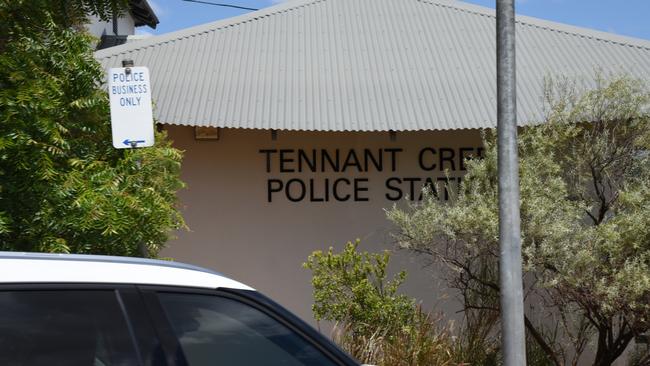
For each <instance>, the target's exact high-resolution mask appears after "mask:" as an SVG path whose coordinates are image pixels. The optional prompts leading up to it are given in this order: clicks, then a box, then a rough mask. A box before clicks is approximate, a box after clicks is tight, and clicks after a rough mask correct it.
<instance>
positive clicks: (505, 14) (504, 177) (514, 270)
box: [496, 0, 526, 366]
mask: <svg viewBox="0 0 650 366" xmlns="http://www.w3.org/2000/svg"><path fill="white" fill-rule="evenodd" d="M496 14H497V103H498V105H497V115H498V116H497V134H498V141H497V146H498V160H499V163H498V164H499V242H500V243H499V244H500V248H501V249H500V264H499V283H500V286H501V291H500V294H501V329H502V344H503V359H504V365H505V366H524V365H525V364H526V342H525V340H526V335H525V328H524V299H523V298H524V296H523V281H522V265H521V233H520V230H521V228H520V224H521V223H520V221H521V218H520V213H519V162H518V152H517V104H516V96H517V93H516V90H517V89H516V73H515V70H516V68H515V4H514V0H497V4H496Z"/></svg>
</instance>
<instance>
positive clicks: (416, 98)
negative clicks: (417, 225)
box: [96, 0, 650, 131]
mask: <svg viewBox="0 0 650 366" xmlns="http://www.w3.org/2000/svg"><path fill="white" fill-rule="evenodd" d="M495 38H496V34H495V17H494V10H492V9H488V8H484V7H480V6H475V5H469V4H466V3H462V2H460V1H453V0H294V1H288V2H286V3H282V4H280V5H277V6H273V7H269V8H266V9H263V10H260V11H256V12H252V13H248V14H245V15H242V16H239V17H235V18H230V19H226V20H222V21H217V22H214V23H209V24H205V25H201V26H198V27H193V28H188V29H185V30H182V31H179V32H174V33H169V34H166V35H162V36H157V37H151V38H148V39H146V40H143V41H140V42H135V43H130V44H126V45H122V46H117V47H113V48H109V49H106V50H102V51H98V52H97V53H96V57H97V59H99V60H100V61H101V63H102V64H103V66H104V67H106V68H108V67H115V66H119V65H120V62H121V60H122V59H125V58H129V59H133V60H134V61H135V64H136V65H145V66H148V67H149V68H150V70H151V75H152V76H151V77H152V89H153V97H154V102H155V105H156V107H155V117H156V118H157V119H158V121H160V122H162V123H168V124H180V125H191V126H215V127H232V128H262V129H278V130H318V131H386V130H394V131H408V130H447V129H460V128H486V127H494V126H496V56H495V55H496V50H495V49H496V42H495ZM517 47H518V49H517V68H518V71H517V75H518V83H517V84H518V86H517V87H518V119H519V121H520V124H522V125H523V124H528V123H534V122H539V121H540V120H541V119H542V118H543V103H542V94H543V84H544V83H543V80H544V77H545V76H549V75H564V76H566V77H569V78H575V79H584V80H593V78H594V75H595V73H596V71H597V70H600V71H601V72H603V73H605V74H610V73H628V74H631V75H632V76H634V77H639V78H644V79H648V80H650V42H648V41H644V40H638V39H633V38H627V37H620V36H616V35H612V34H608V33H603V32H597V31H592V30H586V29H581V28H576V27H572V26H567V25H562V24H558V23H553V22H548V21H543V20H539V19H535V18H530V17H524V16H518V17H517Z"/></svg>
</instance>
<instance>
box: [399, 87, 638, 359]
mask: <svg viewBox="0 0 650 366" xmlns="http://www.w3.org/2000/svg"><path fill="white" fill-rule="evenodd" d="M576 89H577V88H575V87H572V86H571V83H568V82H551V83H549V86H548V88H547V97H548V98H547V99H548V101H549V103H548V106H549V113H548V117H547V120H546V123H544V124H541V125H539V126H535V127H528V128H525V129H522V130H521V133H520V139H519V153H520V179H521V219H522V248H523V261H524V271H525V281H524V282H525V294H526V297H527V303H528V304H530V305H531V309H529V311H527V313H526V319H525V324H526V328H527V331H528V336H529V337H530V338H531V339H533V340H534V341H535V343H534V344H535V348H536V349H538V350H541V351H543V353H544V354H545V355H546V359H547V363H549V364H555V365H564V364H572V365H576V364H577V362H578V358H579V357H580V355H581V354H582V353H583V352H584V351H585V349H586V348H587V347H588V346H589V344H593V345H595V351H596V352H595V358H594V359H593V364H594V365H598V366H601V365H611V364H612V363H613V362H614V360H616V359H617V358H618V357H619V356H620V355H621V354H622V353H623V351H624V350H625V348H626V347H627V346H628V344H629V343H630V341H631V340H632V339H633V338H634V337H635V336H637V335H640V334H642V333H644V332H648V330H650V155H649V152H650V117H649V115H648V113H647V107H648V105H650V104H649V103H650V95H649V94H648V91H647V89H646V87H645V85H644V84H643V83H641V82H639V81H635V80H630V79H628V78H625V77H620V78H614V79H611V80H602V79H601V78H598V80H597V87H596V88H594V89H592V90H589V91H583V92H576V91H575V90H576ZM484 143H485V146H486V154H485V157H484V158H483V159H481V160H473V161H469V162H468V171H467V175H466V177H465V179H464V181H463V183H462V185H461V187H460V189H459V191H458V193H457V196H456V197H455V199H454V200H453V201H452V202H450V203H443V202H441V201H439V200H437V199H436V198H435V197H434V196H435V195H434V194H431V193H429V194H428V195H427V196H426V199H425V200H424V201H423V202H422V203H421V204H416V205H413V206H410V207H408V208H406V209H401V208H398V207H394V208H393V209H391V210H389V212H388V217H389V219H390V220H392V221H393V222H394V223H395V224H396V225H397V228H398V230H397V238H398V240H399V243H400V245H401V246H402V247H403V248H407V249H410V250H413V251H415V252H417V253H421V254H424V255H427V256H428V257H429V258H431V259H432V260H433V261H437V262H441V263H444V264H446V265H447V268H448V269H449V271H447V272H446V276H447V279H448V281H449V283H450V285H451V286H453V287H455V288H457V289H459V290H460V294H461V295H462V296H463V299H464V302H465V303H464V305H465V308H466V310H468V311H480V312H484V313H490V312H497V311H498V301H496V300H497V299H498V296H499V282H498V270H497V268H498V267H497V266H498V254H499V246H498V237H499V235H498V197H497V159H496V156H497V149H496V146H495V138H494V133H493V132H491V131H490V132H488V133H487V134H486V136H485V139H484ZM549 319H556V321H555V322H552V323H553V326H550V327H549V323H550V322H549ZM495 331H498V330H497V329H495ZM644 362H650V355H646V356H645V361H644Z"/></svg>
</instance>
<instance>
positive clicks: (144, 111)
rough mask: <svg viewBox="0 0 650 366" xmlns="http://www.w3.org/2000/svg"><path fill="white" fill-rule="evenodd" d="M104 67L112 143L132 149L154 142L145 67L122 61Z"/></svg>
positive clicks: (147, 78)
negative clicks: (109, 106) (107, 67)
mask: <svg viewBox="0 0 650 366" xmlns="http://www.w3.org/2000/svg"><path fill="white" fill-rule="evenodd" d="M122 64H123V66H124V67H115V68H112V69H110V70H108V95H109V99H110V103H111V129H112V132H113V147H115V148H116V149H133V148H136V147H148V146H153V144H154V132H153V113H152V108H151V86H150V84H149V69H147V68H146V67H143V66H133V61H130V60H125V61H123V63H122Z"/></svg>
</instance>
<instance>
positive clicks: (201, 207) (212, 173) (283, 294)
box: [162, 126, 481, 322]
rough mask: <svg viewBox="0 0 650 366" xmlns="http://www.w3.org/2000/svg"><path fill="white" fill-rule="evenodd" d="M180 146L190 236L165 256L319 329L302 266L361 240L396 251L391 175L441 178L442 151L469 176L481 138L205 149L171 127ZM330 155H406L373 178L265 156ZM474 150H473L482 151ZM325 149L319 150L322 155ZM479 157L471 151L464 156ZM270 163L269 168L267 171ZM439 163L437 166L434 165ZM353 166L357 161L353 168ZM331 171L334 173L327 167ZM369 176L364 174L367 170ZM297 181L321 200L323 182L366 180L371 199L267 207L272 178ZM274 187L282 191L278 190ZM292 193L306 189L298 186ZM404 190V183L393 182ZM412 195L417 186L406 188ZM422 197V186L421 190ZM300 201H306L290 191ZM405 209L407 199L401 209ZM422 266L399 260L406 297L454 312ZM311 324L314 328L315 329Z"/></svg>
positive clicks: (329, 136) (256, 141)
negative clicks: (210, 272)
mask: <svg viewBox="0 0 650 366" xmlns="http://www.w3.org/2000/svg"><path fill="white" fill-rule="evenodd" d="M165 129H166V130H167V131H168V132H169V135H170V137H171V139H172V140H174V143H175V146H176V147H178V148H180V149H182V150H184V151H185V160H184V162H183V168H182V178H183V180H184V181H185V182H186V183H187V188H186V189H184V190H183V191H181V192H180V201H181V205H182V212H183V215H184V217H185V220H186V221H187V224H188V226H189V227H190V231H187V232H180V233H179V234H178V238H177V239H175V240H173V241H171V242H170V245H169V247H168V248H167V249H166V250H164V252H163V253H162V254H163V255H164V256H169V257H173V258H175V259H176V260H178V261H185V262H190V263H194V264H198V265H201V266H206V267H210V268H213V269H215V270H217V271H220V272H222V273H224V274H227V275H229V276H232V277H233V278H235V279H237V280H240V281H242V282H244V283H246V284H249V285H251V286H253V287H255V288H256V289H258V290H260V291H262V292H264V293H266V294H267V295H269V296H271V297H272V298H273V299H275V300H276V301H278V302H280V303H281V304H283V305H285V306H287V307H288V308H289V309H290V310H292V311H294V312H295V313H297V314H298V315H299V316H301V317H303V318H304V319H306V320H308V321H312V314H311V310H310V306H311V303H312V296H311V287H310V284H309V279H310V274H309V272H308V271H306V270H304V269H302V267H301V264H302V263H303V262H304V261H305V259H306V258H307V256H308V255H309V254H310V253H311V252H312V251H314V250H317V249H326V248H328V247H329V246H330V245H332V246H334V247H337V248H340V247H341V246H342V245H343V244H345V242H347V241H348V240H354V239H355V238H360V239H362V241H363V244H362V248H364V249H368V250H373V251H375V250H380V249H391V248H393V247H394V242H393V240H392V238H391V236H390V226H389V223H388V222H387V220H386V219H385V214H384V211H383V209H384V208H386V207H390V206H391V205H392V204H393V203H394V202H393V201H391V200H388V199H387V198H386V194H387V193H389V194H390V195H392V196H393V197H395V196H396V195H397V193H396V191H395V190H390V189H388V188H386V185H385V184H386V180H387V179H389V178H391V177H399V178H400V179H402V178H415V177H418V178H426V177H443V176H444V173H443V172H442V171H441V170H440V169H439V168H440V167H439V165H440V161H439V160H438V158H439V156H437V155H440V154H441V153H442V151H441V149H447V150H444V153H442V154H444V156H445V157H446V158H448V160H447V161H444V162H443V164H444V165H445V168H447V169H451V168H452V163H451V160H450V159H451V155H452V154H453V155H456V156H455V159H453V160H454V163H453V165H454V166H453V168H455V169H456V170H455V171H451V172H450V176H452V177H454V176H459V175H462V171H461V170H460V159H459V158H458V156H457V155H458V154H459V152H460V148H474V149H475V148H477V147H480V146H481V142H480V141H481V139H480V133H479V132H478V131H475V130H471V131H447V132H408V133H406V132H404V133H398V134H397V135H396V138H395V140H394V141H392V140H391V139H390V136H389V134H388V133H386V132H378V133H324V132H283V131H280V132H278V135H277V139H276V140H272V137H271V132H270V131H265V130H239V129H221V130H219V139H218V140H210V141H197V140H195V138H194V129H193V128H190V127H179V126H166V127H165ZM301 148H302V149H305V151H306V152H307V153H308V154H312V153H313V152H312V149H319V150H320V149H327V151H328V152H330V153H331V154H334V153H335V150H336V149H339V152H340V154H341V155H342V156H345V155H347V154H348V153H349V150H350V149H355V151H356V153H358V155H360V156H358V157H359V158H360V160H361V161H360V163H361V164H362V165H364V164H363V161H362V160H363V159H362V155H363V152H364V149H370V151H372V152H374V154H375V155H376V156H377V154H378V151H379V149H403V151H402V152H396V153H394V154H395V158H396V163H395V171H392V170H393V169H392V168H393V166H392V161H391V160H392V159H391V156H390V154H391V153H390V152H387V151H384V154H383V159H384V160H383V171H381V172H379V171H377V169H376V168H375V167H374V166H373V165H370V166H369V168H371V169H369V171H368V172H358V171H357V170H358V169H357V168H356V166H355V165H354V164H351V165H348V168H347V169H346V172H339V173H336V172H331V171H327V172H324V173H323V172H320V170H321V169H320V167H317V170H319V171H318V172H317V173H312V172H310V171H305V170H309V169H305V168H306V166H305V164H303V172H302V173H298V172H292V173H289V172H285V173H281V172H280V171H279V170H280V168H281V167H280V164H281V162H280V152H279V151H278V152H276V153H268V154H266V153H260V150H263V149H272V150H273V149H276V150H280V149H301ZM424 148H433V149H435V152H436V154H437V155H434V154H433V151H432V150H427V151H426V152H425V153H424V158H425V159H424V163H425V164H426V165H431V164H433V163H434V162H435V163H436V165H438V166H437V167H436V169H435V170H434V171H431V172H427V171H424V170H422V169H421V168H420V167H419V163H418V157H419V153H420V151H422V149H424ZM474 151H475V150H474ZM318 152H319V151H317V153H318ZM463 152H464V153H471V150H463ZM297 154H298V153H297V152H295V151H294V152H286V153H284V155H283V158H284V159H285V162H284V166H283V168H284V169H285V170H292V169H297V166H298V164H297V162H296V161H293V162H292V161H291V160H290V159H292V158H293V159H297ZM267 158H268V159H269V160H270V163H271V167H270V168H271V169H270V172H268V171H267ZM434 159H435V161H434ZM351 162H352V163H353V161H351ZM328 170H331V169H328ZM362 170H365V166H364V167H363V169H362ZM293 178H300V179H302V180H303V181H308V180H309V179H314V181H315V182H316V184H317V185H316V189H315V194H316V196H317V197H316V198H320V197H322V195H323V188H322V184H323V183H324V181H325V179H329V180H330V182H332V181H334V180H336V179H339V178H348V179H355V178H356V179H367V180H368V181H367V182H366V181H360V182H358V185H359V187H360V188H362V189H363V187H367V189H368V191H363V190H360V191H359V192H358V196H359V198H361V199H362V198H367V199H368V201H359V202H353V201H352V200H349V201H346V202H337V201H335V200H332V196H331V195H330V202H309V199H307V198H305V200H303V201H301V202H297V203H294V202H291V201H289V200H288V199H286V198H285V197H284V196H283V194H284V193H274V194H273V196H272V200H273V201H272V202H268V193H269V192H268V189H267V188H268V187H267V184H268V180H269V179H280V180H282V181H283V182H284V183H285V184H286V182H287V181H289V180H290V179H293ZM274 184H275V185H273V187H274V188H276V187H277V185H278V184H279V183H274ZM292 185H293V188H297V185H298V183H296V182H294V183H293V184H292ZM392 185H393V186H396V185H397V184H396V181H394V180H393V181H392ZM402 186H403V187H404V188H405V190H406V191H409V190H410V186H409V183H405V184H403V185H402ZM415 187H416V191H417V190H419V188H420V186H419V184H416V185H415ZM339 188H345V189H343V190H341V191H340V192H339V197H341V198H345V196H346V193H349V187H348V186H347V184H346V182H345V181H342V182H341V183H339ZM292 194H293V197H294V198H296V197H298V196H299V194H298V192H295V190H294V191H292ZM399 202H400V203H401V204H404V202H405V201H404V199H402V200H400V201H399ZM423 264H424V262H422V261H420V260H417V259H413V257H412V256H411V255H409V254H407V253H397V254H396V255H395V257H394V266H393V269H394V270H397V269H407V270H408V271H409V279H408V280H407V284H406V286H405V291H406V292H407V293H409V294H411V295H413V296H417V297H418V299H420V300H421V301H423V303H425V304H426V305H433V304H436V305H439V306H442V307H443V308H448V309H449V308H450V307H453V305H451V303H450V302H449V300H444V299H443V298H444V297H445V296H446V295H448V292H447V291H445V289H444V288H442V287H441V286H439V284H436V283H434V282H433V280H432V276H431V273H430V272H431V271H435V268H426V269H425V268H423ZM312 322H313V321H312Z"/></svg>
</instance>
